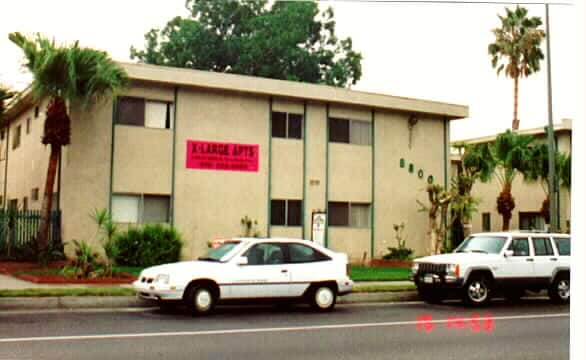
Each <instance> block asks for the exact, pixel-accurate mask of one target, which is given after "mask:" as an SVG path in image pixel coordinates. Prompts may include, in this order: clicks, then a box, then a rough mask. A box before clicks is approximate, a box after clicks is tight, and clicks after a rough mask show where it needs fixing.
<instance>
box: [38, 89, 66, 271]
mask: <svg viewBox="0 0 586 360" xmlns="http://www.w3.org/2000/svg"><path fill="white" fill-rule="evenodd" d="M70 137H71V122H70V119H69V115H68V114H67V105H66V103H65V100H64V99H63V98H60V97H56V98H52V99H51V101H49V105H48V106H47V119H46V120H45V127H44V133H43V139H42V141H43V144H45V145H50V146H51V153H50V156H49V166H48V168H47V179H46V182H45V190H44V194H43V203H42V207H41V224H40V227H39V234H38V240H37V241H38V246H39V253H38V257H39V261H43V260H44V259H45V257H46V256H47V250H48V248H49V221H50V217H51V208H52V201H53V186H54V185H55V177H56V175H57V164H58V162H59V155H60V154H61V147H62V146H65V145H69V140H70Z"/></svg>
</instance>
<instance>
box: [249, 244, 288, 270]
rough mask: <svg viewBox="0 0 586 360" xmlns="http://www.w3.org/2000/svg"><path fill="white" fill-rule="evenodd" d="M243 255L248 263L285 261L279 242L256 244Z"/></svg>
mask: <svg viewBox="0 0 586 360" xmlns="http://www.w3.org/2000/svg"><path fill="white" fill-rule="evenodd" d="M244 256H245V257H247V258H248V265H279V264H283V263H284V262H285V256H284V252H283V249H282V245H281V244H271V243H264V244H256V245H254V246H252V247H251V248H250V249H248V251H246V253H244Z"/></svg>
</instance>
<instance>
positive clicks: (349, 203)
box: [327, 201, 372, 229]
mask: <svg viewBox="0 0 586 360" xmlns="http://www.w3.org/2000/svg"><path fill="white" fill-rule="evenodd" d="M330 204H344V205H346V209H347V216H346V223H345V224H332V222H331V217H330V213H331V211H330ZM352 205H354V206H357V205H358V206H366V207H367V217H368V221H367V225H366V226H357V225H356V224H353V222H352ZM371 206H372V204H371V203H366V202H359V201H354V202H352V201H328V211H327V219H328V220H327V223H328V226H333V227H341V228H351V229H370V228H371V227H372V219H371V217H372V216H371V213H372V208H371Z"/></svg>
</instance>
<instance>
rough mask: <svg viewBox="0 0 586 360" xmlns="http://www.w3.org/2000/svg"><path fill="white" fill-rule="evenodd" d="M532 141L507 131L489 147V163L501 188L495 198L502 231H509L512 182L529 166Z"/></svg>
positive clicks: (511, 209)
mask: <svg viewBox="0 0 586 360" xmlns="http://www.w3.org/2000/svg"><path fill="white" fill-rule="evenodd" d="M533 140H534V138H533V137H532V136H527V135H518V134H517V133H514V132H511V130H507V131H506V132H505V133H502V134H500V135H498V136H497V138H496V140H495V142H494V143H492V144H490V145H489V146H490V150H491V153H492V159H490V161H494V168H495V171H494V176H495V177H496V178H497V180H498V182H499V184H500V185H501V187H502V190H501V193H500V194H499V196H498V197H497V211H498V213H499V214H501V216H502V217H503V231H507V230H509V226H510V222H511V217H512V214H513V209H515V199H514V198H513V195H512V186H513V180H515V177H516V176H517V175H518V174H519V173H525V172H526V171H527V168H528V167H529V166H530V161H531V151H532V148H531V147H530V145H531V143H532V142H533Z"/></svg>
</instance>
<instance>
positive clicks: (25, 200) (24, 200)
mask: <svg viewBox="0 0 586 360" xmlns="http://www.w3.org/2000/svg"><path fill="white" fill-rule="evenodd" d="M22 210H28V198H27V197H26V196H25V197H24V198H22Z"/></svg>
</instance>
